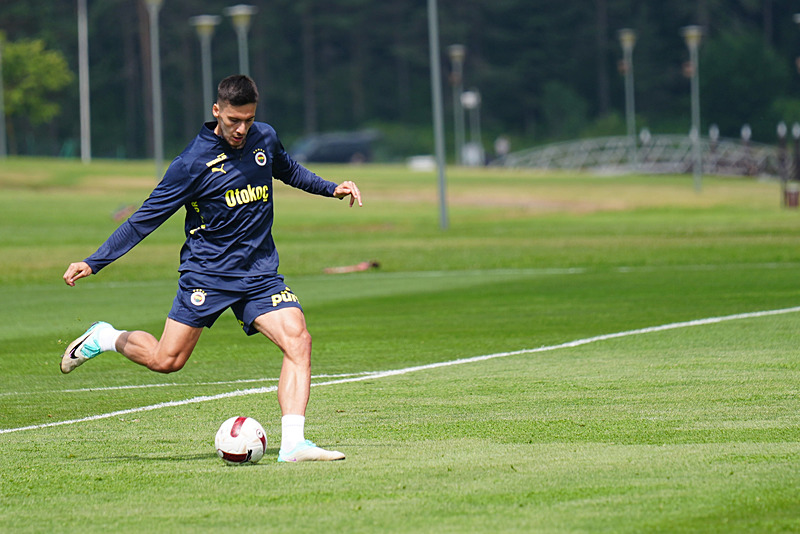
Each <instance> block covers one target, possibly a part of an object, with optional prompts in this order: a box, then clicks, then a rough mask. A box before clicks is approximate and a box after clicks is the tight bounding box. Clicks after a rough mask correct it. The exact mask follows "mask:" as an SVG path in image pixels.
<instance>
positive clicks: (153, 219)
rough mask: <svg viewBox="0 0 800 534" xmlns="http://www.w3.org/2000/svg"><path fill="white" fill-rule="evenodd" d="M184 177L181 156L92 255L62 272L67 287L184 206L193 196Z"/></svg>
mask: <svg viewBox="0 0 800 534" xmlns="http://www.w3.org/2000/svg"><path fill="white" fill-rule="evenodd" d="M187 176H189V173H188V172H187V170H186V168H185V167H184V165H183V161H182V160H181V158H180V157H178V158H176V159H175V161H173V162H172V164H171V165H170V166H169V168H168V169H167V172H166V174H165V175H164V179H163V180H161V182H160V183H159V184H158V186H156V188H155V189H154V190H153V192H152V193H150V196H149V197H148V198H147V200H145V201H144V203H143V204H142V206H141V207H140V208H139V209H138V210H136V212H135V213H134V214H133V215H131V216H130V218H129V219H128V220H127V221H125V222H123V223H122V224H121V225H120V226H119V227H118V228H117V229H116V230H115V231H114V233H112V234H111V236H109V238H108V239H107V240H106V241H105V242H104V243H103V244H102V245H101V246H100V248H98V249H97V251H96V252H95V253H94V254H92V255H91V256H89V257H88V258H86V259H85V260H84V261H80V262H77V263H72V264H70V266H69V267H68V268H67V271H66V272H65V273H64V281H65V282H66V283H67V285H69V286H74V285H75V281H76V280H79V279H81V278H83V277H85V276H89V275H90V274H96V273H98V272H99V271H100V269H102V268H103V267H105V266H107V265H108V264H110V263H112V262H113V261H115V260H117V259H118V258H120V257H121V256H122V255H124V254H126V253H127V252H128V251H130V250H131V249H132V248H133V247H135V246H136V245H137V244H138V243H139V242H141V241H142V240H143V239H144V238H145V237H147V236H148V235H150V233H152V232H153V231H154V230H155V229H156V228H158V227H159V226H161V224H163V223H164V221H166V220H167V219H169V218H170V217H171V216H172V214H173V213H175V212H176V211H177V210H178V209H179V208H180V207H181V206H183V205H184V204H186V203H187V202H188V201H189V198H190V196H191V194H192V188H191V185H190V183H191V179H189V180H187ZM187 181H188V182H189V183H187Z"/></svg>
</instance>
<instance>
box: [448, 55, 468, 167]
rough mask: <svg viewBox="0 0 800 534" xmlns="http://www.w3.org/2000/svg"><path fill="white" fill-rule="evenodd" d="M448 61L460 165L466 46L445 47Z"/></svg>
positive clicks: (455, 137)
mask: <svg viewBox="0 0 800 534" xmlns="http://www.w3.org/2000/svg"><path fill="white" fill-rule="evenodd" d="M447 53H448V55H449V56H450V63H451V64H452V66H453V72H452V74H451V78H450V81H451V83H452V84H453V119H454V123H455V124H454V126H455V128H454V129H453V133H454V134H455V135H454V139H455V151H456V159H455V162H456V165H461V163H462V161H461V151H462V150H463V149H464V106H462V105H461V93H463V92H464V58H465V57H466V54H467V48H466V47H465V46H464V45H460V44H454V45H450V46H448V47H447Z"/></svg>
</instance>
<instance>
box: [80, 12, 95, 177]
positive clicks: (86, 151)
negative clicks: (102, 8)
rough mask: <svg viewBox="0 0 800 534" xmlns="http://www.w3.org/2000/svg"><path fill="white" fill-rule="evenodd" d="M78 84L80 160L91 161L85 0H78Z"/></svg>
mask: <svg viewBox="0 0 800 534" xmlns="http://www.w3.org/2000/svg"><path fill="white" fill-rule="evenodd" d="M78 86H79V89H78V91H79V93H80V117H81V119H80V120H81V161H82V162H84V163H89V162H91V161H92V129H91V112H90V108H89V22H88V15H87V13H86V0H78Z"/></svg>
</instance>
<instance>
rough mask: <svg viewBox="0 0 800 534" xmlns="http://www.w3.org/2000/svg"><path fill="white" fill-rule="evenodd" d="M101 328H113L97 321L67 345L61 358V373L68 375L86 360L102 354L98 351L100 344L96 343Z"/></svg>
mask: <svg viewBox="0 0 800 534" xmlns="http://www.w3.org/2000/svg"><path fill="white" fill-rule="evenodd" d="M103 328H113V327H112V326H111V325H110V324H108V323H104V322H102V321H98V322H96V323H94V324H92V326H90V327H89V329H88V330H86V332H84V333H83V334H82V335H81V336H80V337H79V338H78V339H76V340H75V341H73V342H72V343H70V344H69V346H68V347H67V350H66V351H65V352H64V355H63V356H62V357H61V372H62V373H64V374H66V373H69V372H70V371H72V370H73V369H75V368H76V367H78V366H79V365H81V364H82V363H83V362H85V361H86V360H89V359H91V358H94V357H95V356H97V355H98V354H100V353H101V352H103V351H102V350H100V343H98V341H97V332H98V331H99V330H101V329H103Z"/></svg>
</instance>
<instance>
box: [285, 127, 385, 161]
mask: <svg viewBox="0 0 800 534" xmlns="http://www.w3.org/2000/svg"><path fill="white" fill-rule="evenodd" d="M378 137H380V135H379V133H378V132H377V131H376V130H361V131H358V132H330V133H323V134H315V135H309V136H307V137H303V138H302V139H300V140H299V141H297V142H296V143H295V144H294V145H292V147H291V148H290V149H289V155H290V156H292V158H294V159H295V160H296V161H298V162H299V163H365V162H367V161H372V143H373V142H374V141H375V140H376V139H378Z"/></svg>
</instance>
